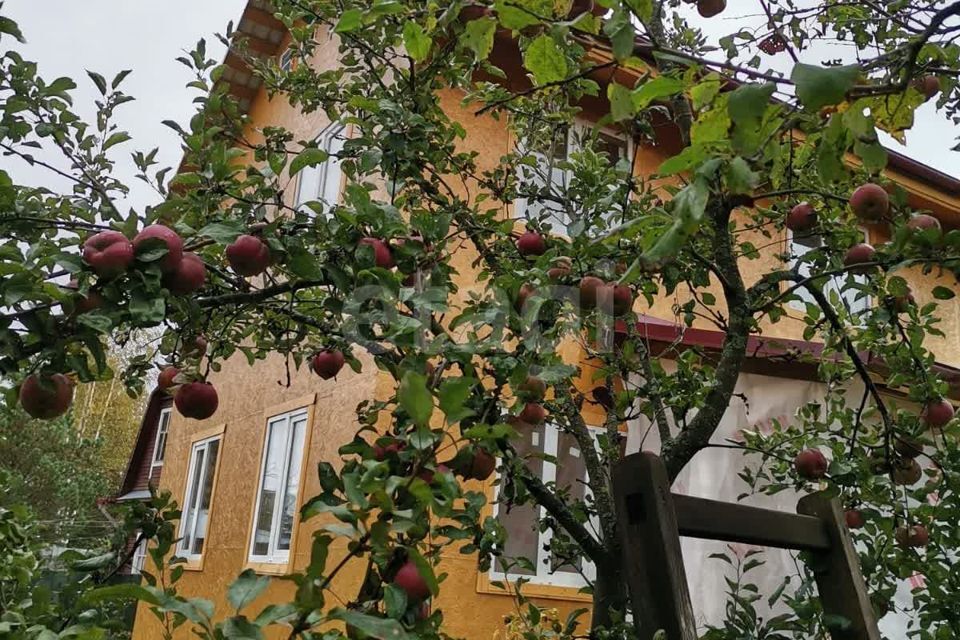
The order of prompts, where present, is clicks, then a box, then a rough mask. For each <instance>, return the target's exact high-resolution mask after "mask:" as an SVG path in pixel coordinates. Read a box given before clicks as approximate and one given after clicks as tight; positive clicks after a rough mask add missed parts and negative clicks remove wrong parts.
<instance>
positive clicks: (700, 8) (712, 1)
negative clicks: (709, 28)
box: [697, 0, 727, 18]
mask: <svg viewBox="0 0 960 640" xmlns="http://www.w3.org/2000/svg"><path fill="white" fill-rule="evenodd" d="M726 8H727V0H697V13H699V14H700V15H701V16H703V17H704V18H712V17H713V16H715V15H718V14H720V13H722V12H723V10H724V9H726Z"/></svg>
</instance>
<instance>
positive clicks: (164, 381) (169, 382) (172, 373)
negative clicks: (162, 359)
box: [157, 367, 180, 390]
mask: <svg viewBox="0 0 960 640" xmlns="http://www.w3.org/2000/svg"><path fill="white" fill-rule="evenodd" d="M178 375H180V369H177V368H176V367H164V368H163V370H162V371H161V372H160V375H158V376H157V388H158V389H162V390H167V389H169V388H170V387H172V386H174V385H175V384H176V382H174V378H176V377H177V376H178Z"/></svg>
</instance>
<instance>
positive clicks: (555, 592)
mask: <svg viewBox="0 0 960 640" xmlns="http://www.w3.org/2000/svg"><path fill="white" fill-rule="evenodd" d="M493 582H495V581H493V580H491V579H490V575H489V574H487V573H479V574H477V593H484V594H488V595H494V596H506V597H508V598H513V597H515V595H516V593H515V591H514V590H513V585H512V583H506V582H505V581H504V585H505V586H506V587H507V589H501V588H500V587H497V586H495V585H494V584H493ZM522 593H523V595H524V597H527V598H545V599H548V600H565V601H567V602H592V601H593V596H592V595H591V594H589V593H582V592H581V591H580V589H579V588H578V587H563V586H557V585H550V584H537V583H534V582H528V583H526V584H525V585H523V592H522Z"/></svg>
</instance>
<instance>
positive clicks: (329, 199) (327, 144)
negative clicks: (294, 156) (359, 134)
mask: <svg viewBox="0 0 960 640" xmlns="http://www.w3.org/2000/svg"><path fill="white" fill-rule="evenodd" d="M344 140H345V138H344V128H343V125H341V124H338V123H333V124H331V125H330V126H328V127H327V128H326V129H324V131H323V132H322V133H321V134H320V135H319V136H317V147H318V148H319V149H323V150H324V151H326V152H327V153H329V154H330V158H329V159H328V160H327V161H326V162H324V163H321V164H318V165H317V166H315V167H304V168H303V169H301V170H300V173H299V181H298V183H297V198H296V206H297V209H299V210H301V211H304V212H306V213H308V214H310V215H313V214H314V213H316V209H312V208H310V207H306V206H304V205H305V203H307V202H318V203H320V204H321V205H322V207H323V211H324V213H325V214H326V215H330V212H331V211H332V210H333V207H334V206H336V204H337V203H338V202H340V182H341V179H342V172H341V169H340V158H339V156H338V154H340V152H342V151H343V143H344Z"/></svg>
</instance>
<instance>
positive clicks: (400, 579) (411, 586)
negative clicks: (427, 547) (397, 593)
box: [393, 560, 430, 602]
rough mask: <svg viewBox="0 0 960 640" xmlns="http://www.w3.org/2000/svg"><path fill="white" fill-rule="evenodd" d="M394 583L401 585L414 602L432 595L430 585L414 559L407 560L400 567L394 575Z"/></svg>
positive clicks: (397, 585)
mask: <svg viewBox="0 0 960 640" xmlns="http://www.w3.org/2000/svg"><path fill="white" fill-rule="evenodd" d="M393 584H394V586H396V587H399V588H400V589H402V590H403V591H404V593H406V594H407V598H408V599H409V600H411V601H413V602H418V601H420V600H426V599H427V598H429V597H430V587H428V586H427V581H426V580H424V579H423V576H422V575H420V570H419V569H418V568H417V565H415V564H414V563H413V562H412V561H410V560H407V562H406V564H404V565H403V566H402V567H400V570H399V571H397V574H396V575H395V576H393Z"/></svg>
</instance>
